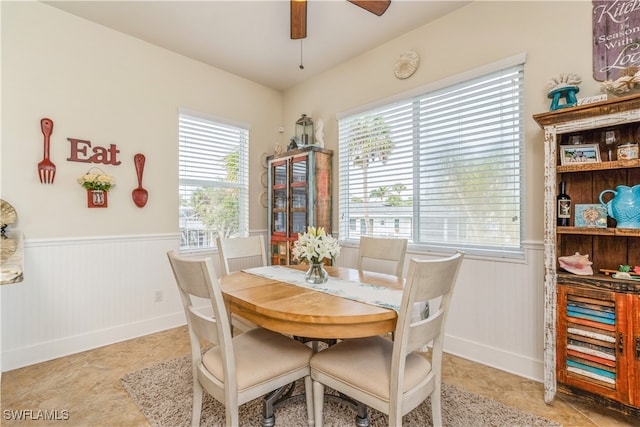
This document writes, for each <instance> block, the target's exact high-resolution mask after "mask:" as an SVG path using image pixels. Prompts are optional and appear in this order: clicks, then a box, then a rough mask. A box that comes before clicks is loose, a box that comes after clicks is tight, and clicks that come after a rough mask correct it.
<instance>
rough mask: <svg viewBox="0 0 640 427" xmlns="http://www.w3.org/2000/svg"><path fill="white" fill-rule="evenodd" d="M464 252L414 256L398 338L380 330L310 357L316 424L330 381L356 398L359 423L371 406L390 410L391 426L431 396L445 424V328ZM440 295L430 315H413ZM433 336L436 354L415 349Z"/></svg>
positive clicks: (439, 422)
mask: <svg viewBox="0 0 640 427" xmlns="http://www.w3.org/2000/svg"><path fill="white" fill-rule="evenodd" d="M462 259H463V254H462V253H460V252H459V253H457V254H455V255H452V256H450V257H447V258H442V259H435V260H415V259H412V260H411V261H410V262H409V272H408V275H407V283H406V286H405V288H404V292H403V295H402V302H401V306H400V312H399V315H398V322H397V325H396V329H395V340H394V341H390V340H388V339H386V338H384V337H381V336H375V337H369V338H357V339H348V340H343V341H341V342H339V343H338V344H336V345H334V346H332V347H329V348H328V349H326V350H323V351H320V352H318V353H316V354H314V356H313V357H312V358H311V378H312V379H313V395H314V410H315V422H316V426H321V425H322V406H323V396H324V388H325V386H327V387H331V388H332V389H334V390H336V391H337V392H339V393H342V394H345V395H347V396H349V397H351V398H353V399H355V400H356V401H357V402H359V404H358V415H357V419H356V423H357V425H365V424H364V423H362V422H363V421H365V420H362V418H365V419H366V418H367V414H366V407H367V406H368V407H372V408H375V409H377V410H378V411H380V412H383V413H385V414H387V415H388V416H389V426H401V425H402V416H403V415H405V414H407V413H408V412H410V411H411V410H413V409H415V408H416V407H417V406H418V405H419V404H421V403H422V402H423V401H424V400H425V399H426V398H427V397H429V396H430V397H431V408H432V416H433V424H434V425H436V426H440V425H442V407H441V384H442V382H441V371H442V351H443V344H444V331H445V324H446V318H447V313H448V311H449V305H450V303H451V297H452V295H453V289H454V285H455V283H456V278H457V275H458V271H459V269H460V265H461V263H462ZM434 299H439V301H440V304H439V307H438V308H437V310H434V311H433V312H432V313H431V315H430V316H429V317H428V318H426V319H421V320H413V319H412V316H411V308H412V307H413V304H414V303H415V302H417V301H429V300H434ZM432 340H433V349H432V351H431V353H430V354H431V358H430V360H428V359H427V358H426V357H425V356H423V355H420V354H418V353H417V352H416V350H419V349H420V348H422V347H423V346H424V345H426V344H427V343H429V342H430V341H432Z"/></svg>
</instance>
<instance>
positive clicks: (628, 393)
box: [533, 96, 640, 417]
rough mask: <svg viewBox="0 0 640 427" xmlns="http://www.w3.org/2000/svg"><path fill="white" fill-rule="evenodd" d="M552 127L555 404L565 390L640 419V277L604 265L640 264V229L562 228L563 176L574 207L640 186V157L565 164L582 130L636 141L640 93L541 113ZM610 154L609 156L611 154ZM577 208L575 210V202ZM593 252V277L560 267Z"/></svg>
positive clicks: (548, 339)
mask: <svg viewBox="0 0 640 427" xmlns="http://www.w3.org/2000/svg"><path fill="white" fill-rule="evenodd" d="M533 118H534V120H536V122H537V123H538V124H539V125H540V126H541V127H542V128H543V129H544V131H545V141H544V142H545V179H544V195H545V200H544V245H545V283H544V289H545V313H544V315H545V358H544V362H545V401H547V402H548V403H549V402H551V401H552V400H553V399H554V397H555V394H556V391H557V390H558V389H560V390H561V391H563V392H568V393H572V394H577V395H581V396H583V397H584V398H586V399H589V400H592V401H593V402H595V403H598V404H603V405H606V406H609V407H611V408H614V409H618V410H620V411H622V412H624V413H627V414H631V415H635V416H639V417H640V282H639V281H635V280H623V279H616V278H613V277H612V276H611V275H606V274H602V273H601V272H600V271H601V270H617V268H618V266H619V265H621V264H629V265H640V229H630V228H617V227H616V222H615V220H614V219H613V218H607V227H606V228H597V227H575V224H574V220H573V218H572V220H571V226H569V227H557V226H556V196H557V190H558V183H559V181H564V182H565V183H566V192H567V194H569V196H570V197H571V201H572V206H573V207H575V205H577V204H599V203H600V202H599V195H600V194H601V193H602V192H603V191H604V190H609V189H615V188H616V187H617V186H618V185H627V186H633V185H637V184H640V160H638V159H634V160H624V161H619V160H613V161H603V162H597V163H579V164H569V165H561V164H560V158H559V154H560V152H561V150H560V146H561V145H567V144H568V141H569V138H570V137H571V136H573V135H578V134H579V135H581V136H582V137H583V139H584V141H585V143H586V144H597V143H598V142H599V140H600V135H601V133H602V132H603V131H604V130H605V129H606V130H610V129H617V130H618V131H619V132H620V135H621V137H622V138H623V141H633V140H634V135H635V134H636V130H637V129H638V127H639V126H640V97H639V96H630V97H624V98H618V99H614V100H610V101H605V102H598V103H594V104H589V105H585V106H579V107H573V108H566V109H564V110H556V111H553V112H548V113H542V114H538V115H535V116H533ZM601 154H603V153H601ZM572 211H573V209H572ZM576 252H579V253H580V254H582V255H585V254H587V255H589V260H590V261H591V262H592V263H593V265H592V268H593V271H594V274H593V275H592V276H579V275H574V274H571V273H568V272H565V271H564V270H562V269H560V267H559V264H558V257H559V256H566V255H572V254H574V253H576Z"/></svg>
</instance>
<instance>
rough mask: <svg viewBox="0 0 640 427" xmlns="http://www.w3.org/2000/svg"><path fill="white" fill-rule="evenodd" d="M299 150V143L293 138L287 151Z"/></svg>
mask: <svg viewBox="0 0 640 427" xmlns="http://www.w3.org/2000/svg"><path fill="white" fill-rule="evenodd" d="M297 149H298V143H297V142H296V137H295V136H292V137H291V142H290V143H289V146H288V147H287V150H297Z"/></svg>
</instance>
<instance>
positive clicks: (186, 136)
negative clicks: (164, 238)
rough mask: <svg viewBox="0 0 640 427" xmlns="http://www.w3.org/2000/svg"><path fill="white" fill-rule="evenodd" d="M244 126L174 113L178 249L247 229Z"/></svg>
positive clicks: (209, 243) (207, 245) (199, 246)
mask: <svg viewBox="0 0 640 427" xmlns="http://www.w3.org/2000/svg"><path fill="white" fill-rule="evenodd" d="M248 147H249V130H248V129H247V128H244V127H238V126H235V125H229V124H226V123H221V122H217V121H213V120H210V119H207V118H203V117H200V116H198V115H196V114H186V113H184V112H181V113H180V114H179V177H180V188H179V197H180V212H179V218H180V249H181V250H183V251H184V250H197V249H208V248H211V247H214V246H215V239H216V237H217V236H221V237H236V236H245V235H247V233H248V223H249V220H248V193H249V188H248V181H249V180H248Z"/></svg>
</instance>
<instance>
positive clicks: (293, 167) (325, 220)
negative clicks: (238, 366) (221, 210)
mask: <svg viewBox="0 0 640 427" xmlns="http://www.w3.org/2000/svg"><path fill="white" fill-rule="evenodd" d="M332 157H333V152H332V151H331V150H325V149H323V148H320V147H316V146H309V147H305V148H301V149H297V150H289V151H287V152H285V153H281V154H275V155H273V156H270V157H268V158H267V160H268V164H269V175H268V176H269V178H268V179H269V190H268V191H269V196H268V206H269V220H268V223H269V230H270V234H271V235H270V252H271V264H272V265H289V264H295V263H296V262H295V260H294V259H293V257H292V255H291V249H292V248H293V244H294V242H295V241H296V240H297V239H298V233H304V232H305V231H306V230H307V227H309V226H313V227H324V228H325V230H326V231H327V233H331V162H332Z"/></svg>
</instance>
